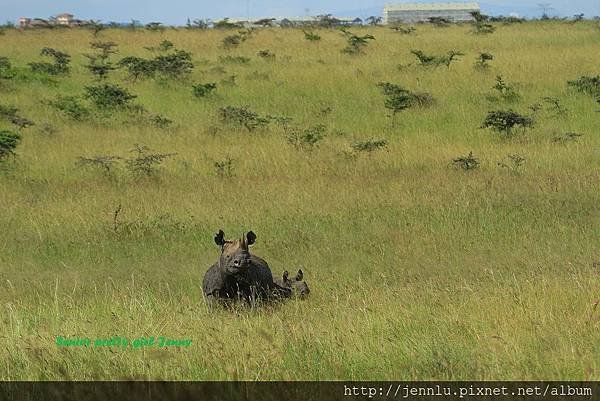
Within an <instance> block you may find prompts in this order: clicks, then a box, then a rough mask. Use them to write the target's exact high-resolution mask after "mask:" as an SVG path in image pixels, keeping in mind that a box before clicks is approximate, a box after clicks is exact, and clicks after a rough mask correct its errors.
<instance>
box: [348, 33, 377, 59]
mask: <svg viewBox="0 0 600 401" xmlns="http://www.w3.org/2000/svg"><path fill="white" fill-rule="evenodd" d="M342 33H343V34H344V35H345V36H346V40H347V41H348V46H346V47H345V48H343V49H342V53H346V54H359V53H361V52H362V49H363V48H364V47H365V46H366V45H367V44H368V43H369V42H368V41H369V40H375V37H374V36H373V35H369V34H367V35H363V36H357V35H355V34H353V33H352V32H350V31H347V30H345V29H342Z"/></svg>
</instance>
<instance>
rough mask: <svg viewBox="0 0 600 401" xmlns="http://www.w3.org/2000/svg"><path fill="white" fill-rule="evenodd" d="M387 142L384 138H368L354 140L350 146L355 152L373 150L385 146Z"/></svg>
mask: <svg viewBox="0 0 600 401" xmlns="http://www.w3.org/2000/svg"><path fill="white" fill-rule="evenodd" d="M387 144H388V142H387V141H386V140H385V139H369V140H367V141H362V142H355V143H353V144H352V145H350V147H351V148H352V149H354V150H355V151H357V152H368V153H370V152H373V151H375V150H379V149H383V148H385V147H387Z"/></svg>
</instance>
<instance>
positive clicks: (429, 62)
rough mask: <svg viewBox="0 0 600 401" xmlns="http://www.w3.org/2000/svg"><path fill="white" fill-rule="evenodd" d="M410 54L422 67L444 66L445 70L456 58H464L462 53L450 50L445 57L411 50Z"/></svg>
mask: <svg viewBox="0 0 600 401" xmlns="http://www.w3.org/2000/svg"><path fill="white" fill-rule="evenodd" d="M410 52H411V53H412V54H414V55H415V56H416V57H417V59H418V60H419V62H420V63H421V65H422V66H424V67H428V66H432V67H438V66H440V65H445V66H446V67H447V68H449V67H450V64H451V63H452V62H453V61H454V60H456V58H457V57H458V56H464V53H462V52H460V51H458V50H450V51H449V52H448V53H446V55H443V56H435V55H427V54H425V53H423V52H422V51H421V50H411V51H410Z"/></svg>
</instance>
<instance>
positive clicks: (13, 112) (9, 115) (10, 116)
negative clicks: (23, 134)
mask: <svg viewBox="0 0 600 401" xmlns="http://www.w3.org/2000/svg"><path fill="white" fill-rule="evenodd" d="M0 118H3V119H5V120H6V121H8V122H10V123H11V124H13V125H15V126H17V127H18V128H19V129H22V128H27V127H31V126H32V125H34V123H33V121H31V120H28V119H27V118H25V117H23V116H21V115H20V114H19V109H17V108H16V107H14V106H4V105H1V104H0Z"/></svg>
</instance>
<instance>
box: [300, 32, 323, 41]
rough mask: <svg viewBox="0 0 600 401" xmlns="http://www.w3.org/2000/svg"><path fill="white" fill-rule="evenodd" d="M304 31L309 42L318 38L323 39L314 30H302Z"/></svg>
mask: <svg viewBox="0 0 600 401" xmlns="http://www.w3.org/2000/svg"><path fill="white" fill-rule="evenodd" d="M302 32H303V33H304V39H306V40H308V41H309V42H316V41H318V40H321V37H320V36H319V35H317V34H316V33H314V32H313V31H304V30H303V31H302Z"/></svg>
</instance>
